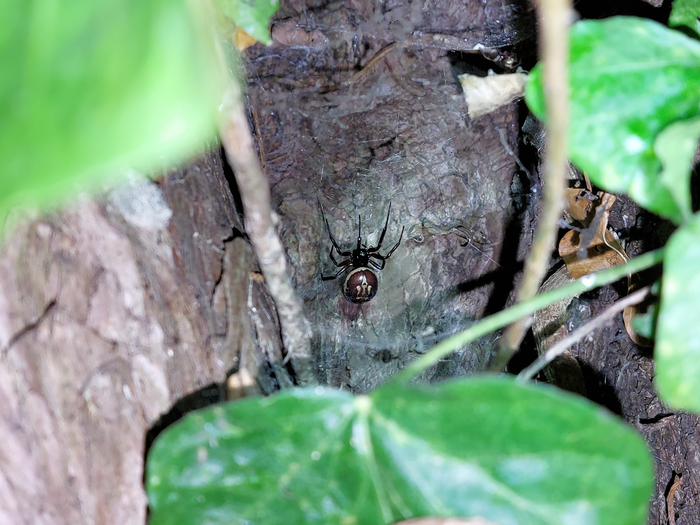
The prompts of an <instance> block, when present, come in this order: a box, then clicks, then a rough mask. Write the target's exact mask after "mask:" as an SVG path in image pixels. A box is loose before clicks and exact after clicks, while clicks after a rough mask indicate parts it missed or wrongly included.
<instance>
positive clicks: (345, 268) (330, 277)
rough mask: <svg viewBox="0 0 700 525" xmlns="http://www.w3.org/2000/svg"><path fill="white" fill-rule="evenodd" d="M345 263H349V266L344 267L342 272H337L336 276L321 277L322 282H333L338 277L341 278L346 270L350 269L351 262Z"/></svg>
mask: <svg viewBox="0 0 700 525" xmlns="http://www.w3.org/2000/svg"><path fill="white" fill-rule="evenodd" d="M343 262H344V263H348V264H347V265H346V266H343V267H342V268H341V269H340V270H338V271H337V272H335V275H321V280H322V281H332V280H333V279H337V278H338V277H340V275H341V274H342V273H343V272H344V271H345V270H347V269H348V268H350V261H347V260H346V261H343Z"/></svg>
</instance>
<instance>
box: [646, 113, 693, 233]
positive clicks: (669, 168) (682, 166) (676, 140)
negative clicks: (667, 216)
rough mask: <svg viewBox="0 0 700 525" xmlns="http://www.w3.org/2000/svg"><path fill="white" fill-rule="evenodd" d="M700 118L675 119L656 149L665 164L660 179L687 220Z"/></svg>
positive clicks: (660, 134) (659, 136) (655, 146)
mask: <svg viewBox="0 0 700 525" xmlns="http://www.w3.org/2000/svg"><path fill="white" fill-rule="evenodd" d="M698 137H700V117H695V118H693V119H690V120H683V121H679V122H674V123H673V124H671V125H670V126H669V127H667V128H666V129H665V130H663V131H662V132H661V133H659V135H658V137H657V139H656V143H655V144H654V151H655V152H656V155H657V157H658V158H659V160H660V161H661V164H662V165H663V169H662V170H661V173H660V174H659V180H660V182H661V184H663V185H664V186H665V187H666V189H668V191H669V192H670V193H671V195H672V196H673V199H674V201H675V203H676V205H677V206H678V209H679V210H680V212H681V215H682V216H683V219H684V220H686V221H687V220H690V216H691V214H692V208H691V200H690V174H691V172H692V168H693V157H694V156H695V151H696V150H697V149H698Z"/></svg>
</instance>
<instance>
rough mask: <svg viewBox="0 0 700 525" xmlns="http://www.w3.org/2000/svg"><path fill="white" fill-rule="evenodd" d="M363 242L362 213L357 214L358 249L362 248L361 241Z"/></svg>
mask: <svg viewBox="0 0 700 525" xmlns="http://www.w3.org/2000/svg"><path fill="white" fill-rule="evenodd" d="M361 242H362V215H358V216H357V250H358V251H359V250H360V243H361Z"/></svg>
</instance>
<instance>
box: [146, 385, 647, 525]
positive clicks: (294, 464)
mask: <svg viewBox="0 0 700 525" xmlns="http://www.w3.org/2000/svg"><path fill="white" fill-rule="evenodd" d="M146 482H147V489H148V494H149V500H150V505H151V523H152V525H162V524H173V525H174V524H180V525H186V524H201V523H207V524H210V525H214V524H230V523H251V524H255V525H258V524H261V525H274V524H285V525H293V524H299V525H301V524H304V525H310V524H324V525H327V524H348V525H349V524H357V525H364V524H368V523H373V524H381V523H385V524H388V523H393V522H395V521H399V520H401V519H404V518H408V517H418V516H431V515H432V516H435V515H438V516H483V517H485V518H487V519H489V520H491V521H493V522H494V523H499V524H515V523H518V524H519V525H528V524H551V525H554V524H556V525H560V524H563V523H566V524H577V525H584V524H597V525H605V524H610V525H626V524H629V525H632V524H635V525H639V524H640V523H644V521H645V515H646V507H647V501H648V497H649V495H650V489H651V484H652V470H651V463H650V459H649V455H648V453H647V451H646V450H645V447H644V445H643V443H642V440H641V439H640V438H639V437H638V436H637V435H636V434H635V433H634V432H633V431H632V430H631V429H629V428H627V427H626V426H625V425H623V424H622V423H621V422H619V421H618V420H616V419H615V418H614V417H612V416H611V415H610V414H608V413H606V412H605V411H603V410H602V409H600V408H599V407H596V406H594V405H593V404H591V403H589V402H587V401H585V400H583V399H581V398H578V397H574V396H570V395H567V394H564V393H562V392H560V391H557V390H555V389H552V388H546V387H538V386H535V385H525V386H521V385H518V384H516V383H514V382H513V381H512V380H506V379H499V378H495V377H483V378H476V379H469V380H461V381H454V382H448V383H443V384H440V385H438V386H423V387H402V386H389V387H384V388H381V389H379V390H376V391H375V392H373V393H372V394H370V395H368V396H361V397H356V398H355V397H352V396H351V395H349V394H347V393H345V392H341V391H335V390H324V389H322V388H317V389H296V390H291V391H286V392H283V393H281V394H277V395H275V396H272V397H270V398H266V399H252V400H246V401H243V402H239V403H231V404H226V405H221V406H216V407H212V408H209V409H205V410H203V411H200V412H196V413H193V414H191V415H189V416H187V417H186V418H185V419H184V420H182V421H180V422H178V423H177V424H175V425H174V426H172V427H171V428H169V429H168V430H166V431H165V432H164V433H163V434H162V435H161V436H159V438H158V439H157V440H156V442H155V443H154V445H153V448H152V449H151V451H150V454H149V457H148V468H147V474H146Z"/></svg>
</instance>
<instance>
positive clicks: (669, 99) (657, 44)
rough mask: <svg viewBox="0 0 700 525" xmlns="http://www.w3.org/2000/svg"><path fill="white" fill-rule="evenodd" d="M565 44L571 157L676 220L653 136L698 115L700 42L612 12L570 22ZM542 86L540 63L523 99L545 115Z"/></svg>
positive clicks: (597, 178) (610, 186) (603, 182)
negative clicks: (597, 18) (568, 49)
mask: <svg viewBox="0 0 700 525" xmlns="http://www.w3.org/2000/svg"><path fill="white" fill-rule="evenodd" d="M570 45H571V55H570V56H571V58H570V71H569V74H570V90H571V91H570V97H571V125H570V136H569V156H570V158H571V159H572V160H573V161H574V163H575V164H576V165H577V166H578V167H579V168H581V169H582V170H583V171H584V172H585V173H586V174H588V175H589V177H590V178H591V180H592V181H593V182H594V183H595V184H596V185H598V186H599V187H601V188H603V189H605V190H607V191H610V192H613V193H617V192H625V193H627V194H629V195H630V196H631V197H632V198H633V199H634V200H635V201H637V202H638V203H639V204H640V205H642V206H644V207H645V208H647V209H649V210H651V211H653V212H655V213H658V214H659V215H663V216H664V217H668V218H670V219H672V220H674V221H675V222H680V221H681V220H682V218H683V211H682V210H681V208H680V207H679V205H678V204H677V203H676V200H674V198H673V196H672V194H671V192H670V191H669V189H668V181H662V180H661V179H660V177H659V172H660V170H661V163H660V161H659V159H658V157H657V156H656V154H655V152H654V143H655V141H656V138H657V136H658V135H659V133H661V131H662V130H664V129H665V128H666V127H667V126H669V125H670V124H672V123H673V122H675V121H678V120H686V119H691V118H693V117H696V116H698V115H700V42H697V41H695V40H693V39H691V38H689V37H687V36H686V35H684V34H682V33H680V32H678V31H674V30H671V29H668V28H666V27H664V26H662V25H660V24H658V23H656V22H653V21H651V20H643V19H638V18H630V17H615V18H609V19H607V20H603V21H595V20H587V21H583V22H579V23H577V24H575V25H574V26H573V27H572V29H571V32H570ZM542 89H543V88H542V68H541V65H538V66H536V67H535V68H534V69H533V71H532V73H531V75H530V81H529V82H528V85H527V87H526V100H527V104H528V106H529V107H530V109H531V110H532V111H533V112H534V113H535V114H536V115H538V116H539V117H540V118H545V117H546V107H545V100H546V98H545V97H544V95H543V91H542ZM674 184H675V183H674ZM686 191H689V189H686Z"/></svg>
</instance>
